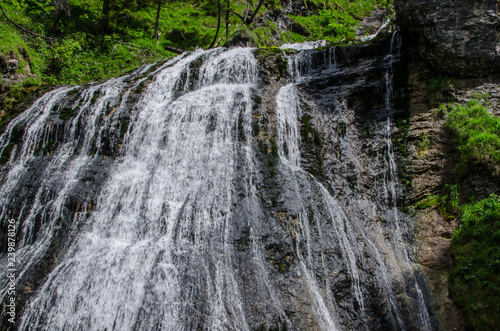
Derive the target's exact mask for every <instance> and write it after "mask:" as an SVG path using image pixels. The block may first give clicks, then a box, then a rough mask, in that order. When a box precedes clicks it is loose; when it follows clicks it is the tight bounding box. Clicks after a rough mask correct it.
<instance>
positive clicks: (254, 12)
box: [243, 0, 264, 25]
mask: <svg viewBox="0 0 500 331" xmlns="http://www.w3.org/2000/svg"><path fill="white" fill-rule="evenodd" d="M263 4H264V0H260V1H259V4H258V5H257V8H255V10H254V11H253V13H252V15H251V16H250V17H249V18H247V16H248V10H247V13H246V15H245V20H244V22H243V23H244V24H246V25H250V24H252V22H253V20H254V19H255V16H257V13H258V12H259V10H260V7H262V5H263ZM247 9H248V7H247Z"/></svg>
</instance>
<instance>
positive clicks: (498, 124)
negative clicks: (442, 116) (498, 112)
mask: <svg viewBox="0 0 500 331" xmlns="http://www.w3.org/2000/svg"><path fill="white" fill-rule="evenodd" d="M446 125H447V127H448V128H450V129H451V130H452V131H453V133H454V135H455V142H456V145H457V148H458V151H459V153H460V158H461V162H463V163H467V164H473V163H477V162H479V163H484V164H486V165H488V166H491V167H492V168H493V169H495V170H496V171H497V172H498V167H499V166H500V119H499V118H498V117H495V116H493V115H491V114H489V113H488V112H487V110H486V108H485V107H484V106H483V105H482V104H481V103H480V102H479V101H478V100H471V101H469V102H468V103H467V104H466V105H465V106H461V105H456V106H454V107H452V109H451V111H450V112H449V113H448V115H447V123H446Z"/></svg>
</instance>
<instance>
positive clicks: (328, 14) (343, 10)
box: [290, 0, 392, 42]
mask: <svg viewBox="0 0 500 331" xmlns="http://www.w3.org/2000/svg"><path fill="white" fill-rule="evenodd" d="M314 2H316V3H319V4H320V5H322V6H323V8H322V9H320V10H319V13H318V15H311V16H306V17H302V16H290V17H291V18H292V19H294V20H295V21H296V22H298V23H300V24H302V25H303V26H305V27H306V28H307V30H309V31H310V32H311V36H310V38H311V39H324V40H327V41H330V42H340V41H342V40H346V39H347V40H352V39H354V38H355V37H356V28H357V27H358V25H359V22H360V21H361V20H362V19H363V18H364V17H366V16H368V15H369V14H370V13H371V11H372V10H374V9H375V8H376V7H377V6H379V7H383V8H385V7H388V6H390V5H392V1H391V0H389V1H388V0H360V1H348V0H329V1H314Z"/></svg>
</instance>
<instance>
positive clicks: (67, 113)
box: [59, 106, 78, 121]
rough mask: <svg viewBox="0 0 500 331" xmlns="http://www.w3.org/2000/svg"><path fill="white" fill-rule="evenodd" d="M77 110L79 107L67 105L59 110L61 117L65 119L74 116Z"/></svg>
mask: <svg viewBox="0 0 500 331" xmlns="http://www.w3.org/2000/svg"><path fill="white" fill-rule="evenodd" d="M77 110H78V107H77V108H74V109H73V108H72V107H70V106H66V107H64V108H63V109H62V110H61V111H60V112H59V118H60V119H62V120H63V121H67V120H69V119H71V118H73V116H75V113H76V111H77Z"/></svg>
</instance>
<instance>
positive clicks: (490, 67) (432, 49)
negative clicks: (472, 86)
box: [394, 0, 500, 77]
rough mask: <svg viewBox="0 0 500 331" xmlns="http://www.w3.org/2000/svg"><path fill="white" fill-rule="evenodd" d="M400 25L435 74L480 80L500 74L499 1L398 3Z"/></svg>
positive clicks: (419, 0)
mask: <svg viewBox="0 0 500 331" xmlns="http://www.w3.org/2000/svg"><path fill="white" fill-rule="evenodd" d="M394 7H395V10H396V18H397V22H398V24H399V25H400V27H401V29H402V31H403V32H404V33H405V34H407V35H408V36H409V37H410V38H411V40H412V41H413V43H415V44H416V48H417V51H418V53H419V54H420V56H421V57H422V58H423V59H424V60H425V61H426V62H427V63H428V64H429V65H430V66H431V67H432V68H433V69H434V70H436V71H440V72H443V73H446V74H451V75H456V76H461V77H478V76H484V75H489V74H491V73H492V72H499V71H500V18H499V16H498V1H496V0H477V1H468V0H459V1H456V0H445V1H440V0H439V1H438V0H395V1H394Z"/></svg>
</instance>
